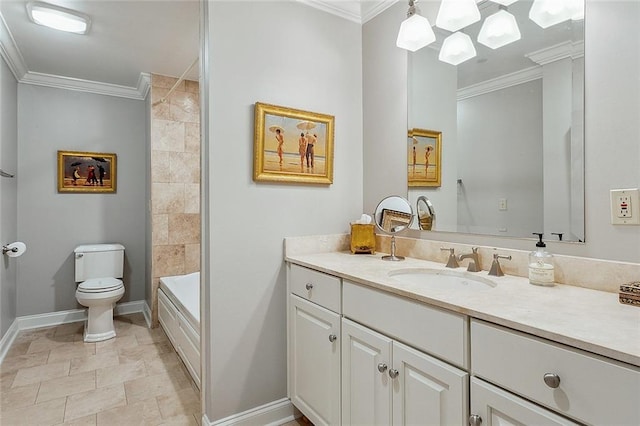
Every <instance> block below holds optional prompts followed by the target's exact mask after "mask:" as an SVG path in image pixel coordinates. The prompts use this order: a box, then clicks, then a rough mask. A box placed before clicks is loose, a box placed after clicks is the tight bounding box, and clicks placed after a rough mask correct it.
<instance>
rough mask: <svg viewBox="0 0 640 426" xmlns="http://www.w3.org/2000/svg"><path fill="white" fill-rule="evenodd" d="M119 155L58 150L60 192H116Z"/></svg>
mask: <svg viewBox="0 0 640 426" xmlns="http://www.w3.org/2000/svg"><path fill="white" fill-rule="evenodd" d="M116 174H117V156H116V154H108V153H104V152H82V151H58V192H84V193H104V192H116Z"/></svg>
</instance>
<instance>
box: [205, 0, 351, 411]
mask: <svg viewBox="0 0 640 426" xmlns="http://www.w3.org/2000/svg"><path fill="white" fill-rule="evenodd" d="M209 7H210V8H211V10H209V14H208V24H209V26H210V32H209V38H208V42H209V43H210V48H211V52H210V58H209V60H208V61H206V63H207V64H209V66H210V69H209V72H208V78H209V79H210V87H209V88H208V90H207V87H208V86H207V82H206V81H205V82H204V84H203V90H205V91H206V96H207V97H208V100H209V112H208V114H207V116H206V118H207V119H208V126H210V130H209V134H208V137H207V136H206V135H205V136H204V139H203V140H204V145H205V146H204V150H205V151H204V155H205V156H206V158H205V162H206V163H207V164H208V171H205V179H204V182H203V184H204V187H205V188H208V190H207V189H205V191H207V193H206V194H205V200H206V205H205V214H204V217H203V221H204V222H205V225H204V226H205V227H208V230H209V231H208V235H205V236H203V241H204V242H205V244H204V253H205V254H204V262H203V270H204V271H205V276H207V275H208V280H207V279H205V282H208V284H209V287H206V288H205V290H204V293H203V297H204V298H205V300H204V305H205V306H204V314H203V322H204V323H205V326H204V327H205V335H206V336H207V338H208V342H207V347H206V348H205V349H206V351H205V354H208V356H206V357H205V359H204V360H203V361H204V367H205V369H204V371H205V377H204V378H203V380H204V386H205V401H206V403H205V409H206V415H207V417H208V418H209V420H217V419H220V418H223V417H225V416H228V415H231V414H235V413H239V412H242V411H244V410H247V409H250V408H255V407H257V406H260V405H262V404H266V403H269V402H272V401H275V400H279V399H281V398H284V397H286V377H287V373H286V360H287V354H286V347H287V345H286V292H285V290H286V277H285V268H284V263H283V238H284V237H286V236H296V235H318V234H328V233H336V232H338V233H339V232H348V230H349V222H350V221H351V220H354V219H356V218H358V217H359V216H360V214H361V209H362V188H363V183H362V175H363V171H362V140H363V138H362V68H361V63H362V56H361V28H360V25H358V24H356V23H353V22H350V21H347V20H345V19H342V18H339V17H336V16H333V15H331V14H328V13H325V12H322V11H318V10H316V9H313V8H310V7H308V6H305V5H303V4H301V3H297V2H262V1H251V2H225V1H221V2H217V1H216V2H209ZM257 101H260V102H265V103H271V104H275V105H281V106H287V107H292V108H297V109H302V110H305V111H313V112H321V113H326V114H331V115H334V116H335V160H334V183H333V184H332V185H330V186H309V185H286V184H266V183H261V184H257V183H255V182H253V180H252V172H253V167H252V163H253V161H252V159H253V119H254V114H253V109H254V108H253V104H254V103H255V102H257ZM205 121H206V120H205ZM205 126H207V124H206V123H205ZM285 143H286V142H285Z"/></svg>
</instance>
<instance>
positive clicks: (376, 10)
mask: <svg viewBox="0 0 640 426" xmlns="http://www.w3.org/2000/svg"><path fill="white" fill-rule="evenodd" d="M398 1H399V0H375V1H363V2H361V3H360V9H361V23H363V24H364V23H366V22H369V21H370V20H372V19H373V18H375V17H376V16H378V15H379V14H381V13H382V12H384V11H385V10H387V9H389V8H390V7H391V6H393V5H394V4H396V3H398Z"/></svg>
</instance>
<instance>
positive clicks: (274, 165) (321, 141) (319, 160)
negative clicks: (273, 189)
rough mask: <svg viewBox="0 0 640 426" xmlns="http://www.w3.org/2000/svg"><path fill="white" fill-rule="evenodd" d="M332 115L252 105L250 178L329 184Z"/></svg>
mask: <svg viewBox="0 0 640 426" xmlns="http://www.w3.org/2000/svg"><path fill="white" fill-rule="evenodd" d="M333 128H334V117H333V116H332V115H327V114H319V113H316V112H308V111H301V110H298V109H293V108H287V107H280V106H275V105H268V104H263V103H260V102H256V104H255V127H254V132H255V137H254V144H253V149H254V162H253V180H254V181H256V182H283V183H307V184H319V185H330V184H332V183H333Z"/></svg>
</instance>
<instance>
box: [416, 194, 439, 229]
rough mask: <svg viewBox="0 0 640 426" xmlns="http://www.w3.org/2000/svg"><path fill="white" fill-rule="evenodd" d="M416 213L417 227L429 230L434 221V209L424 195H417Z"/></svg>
mask: <svg viewBox="0 0 640 426" xmlns="http://www.w3.org/2000/svg"><path fill="white" fill-rule="evenodd" d="M416 214H417V216H418V229H421V230H423V231H431V228H433V225H434V224H435V221H436V210H435V209H434V208H433V204H432V203H431V200H429V199H428V198H427V197H425V196H424V195H421V196H419V197H418V201H417V202H416Z"/></svg>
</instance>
